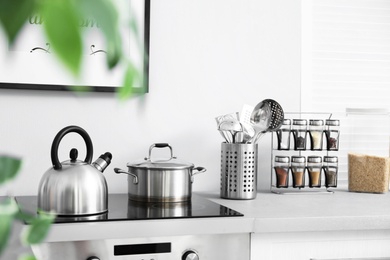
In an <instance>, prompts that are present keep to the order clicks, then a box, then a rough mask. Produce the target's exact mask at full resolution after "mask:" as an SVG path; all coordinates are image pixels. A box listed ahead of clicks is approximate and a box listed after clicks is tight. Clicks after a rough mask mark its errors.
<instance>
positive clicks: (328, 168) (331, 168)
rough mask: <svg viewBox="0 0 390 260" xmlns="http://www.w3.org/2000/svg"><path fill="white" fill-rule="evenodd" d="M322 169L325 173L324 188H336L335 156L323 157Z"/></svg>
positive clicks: (336, 167)
mask: <svg viewBox="0 0 390 260" xmlns="http://www.w3.org/2000/svg"><path fill="white" fill-rule="evenodd" d="M322 168H323V169H324V173H325V187H327V188H330V187H337V172H338V158H337V156H324V165H323V167H322Z"/></svg>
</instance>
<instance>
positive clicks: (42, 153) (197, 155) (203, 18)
mask: <svg viewBox="0 0 390 260" xmlns="http://www.w3.org/2000/svg"><path fill="white" fill-rule="evenodd" d="M265 98H273V99H275V100H277V101H278V102H279V103H280V104H281V105H282V106H283V108H284V110H285V111H298V110H299V106H300V0H293V1H292V0H261V1H260V0H212V1H210V0H187V1H183V0H164V1H159V0H156V1H152V10H151V50H150V93H149V94H147V95H145V96H143V97H133V98H131V99H129V100H127V101H124V102H120V101H118V99H117V98H116V97H115V96H113V95H110V94H96V93H95V94H88V95H84V96H77V95H75V94H74V93H59V92H44V91H12V90H0V153H8V154H13V155H18V156H21V157H22V158H23V160H24V163H23V168H22V170H21V172H20V173H19V175H18V177H17V179H16V180H15V181H14V182H11V183H9V184H8V185H6V186H3V187H1V188H0V195H5V194H13V195H36V194H37V189H38V184H39V181H40V179H41V176H42V174H43V173H44V172H45V171H46V170H47V169H48V168H50V167H51V161H50V147H51V143H52V141H53V138H54V136H55V135H56V133H57V132H58V131H59V130H60V129H62V128H63V127H65V126H67V125H70V124H75V125H79V126H81V127H83V128H84V129H85V130H86V131H87V132H88V133H89V135H90V136H91V138H92V141H93V143H94V159H95V158H97V157H98V156H99V155H100V154H101V153H103V152H105V151H110V152H112V154H113V162H112V164H111V165H110V166H109V168H108V169H107V170H106V171H105V176H106V179H107V182H108V186H109V192H110V193H118V192H121V193H125V192H127V177H126V176H125V175H116V174H115V173H114V172H113V168H114V167H122V168H126V163H127V162H133V161H136V160H140V159H143V158H144V157H145V156H147V153H148V148H149V146H150V145H151V144H152V143H154V142H168V143H170V144H171V145H172V147H173V150H174V153H175V155H176V156H177V157H179V158H180V159H183V160H186V161H189V162H192V163H194V164H195V165H196V166H204V167H206V168H207V170H208V171H207V172H206V173H202V174H200V175H197V176H196V178H195V182H194V186H193V189H194V191H218V190H219V185H220V184H219V179H220V177H219V174H220V173H219V171H220V143H221V142H222V138H221V136H220V135H219V133H218V131H217V127H216V123H215V120H214V118H215V117H216V116H218V115H221V114H226V113H231V112H235V111H240V110H241V107H242V105H243V104H245V103H247V104H251V105H255V104H257V103H258V102H259V101H261V100H263V99H265ZM269 145H270V136H269V135H268V136H267V137H266V138H263V139H262V140H261V141H260V160H259V163H260V167H261V169H260V172H259V180H260V189H267V188H268V187H269V171H270V164H269V163H270V162H269V161H270V150H269ZM73 146H75V147H77V148H79V152H80V158H83V157H84V156H85V152H84V150H85V148H84V145H83V143H82V142H81V138H79V137H78V136H77V135H75V134H71V135H69V136H68V138H65V139H63V143H62V145H61V146H60V161H63V160H66V159H68V158H67V156H68V152H69V149H70V148H71V147H73Z"/></svg>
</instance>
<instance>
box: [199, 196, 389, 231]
mask: <svg viewBox="0 0 390 260" xmlns="http://www.w3.org/2000/svg"><path fill="white" fill-rule="evenodd" d="M206 196H207V195H206ZM208 197H211V198H212V200H213V201H215V202H217V203H220V204H222V205H224V206H227V207H230V208H232V209H234V210H236V211H239V212H241V213H243V214H245V217H246V218H253V219H254V225H253V230H252V232H254V233H268V232H296V231H298V232H299V231H301V232H306V231H307V232H309V231H343V230H345V231H347V230H378V229H380V230H383V229H390V194H389V193H386V194H370V193H355V192H348V191H347V190H335V192H334V193H333V194H323V193H321V194H282V195H279V194H273V193H258V194H257V198H256V199H255V200H251V201H232V200H224V199H220V198H218V197H217V196H214V197H212V196H210V195H208Z"/></svg>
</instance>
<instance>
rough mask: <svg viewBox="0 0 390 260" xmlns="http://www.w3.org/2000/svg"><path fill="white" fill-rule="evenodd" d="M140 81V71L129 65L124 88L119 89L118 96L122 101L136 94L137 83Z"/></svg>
mask: <svg viewBox="0 0 390 260" xmlns="http://www.w3.org/2000/svg"><path fill="white" fill-rule="evenodd" d="M139 79H140V75H139V72H138V70H137V69H136V68H135V67H134V66H133V64H131V63H129V64H128V66H127V69H126V73H125V78H124V81H123V86H122V87H121V88H119V91H118V95H119V98H120V99H126V98H128V97H130V96H131V95H132V94H133V92H134V87H135V84H136V82H137V81H138V80H139Z"/></svg>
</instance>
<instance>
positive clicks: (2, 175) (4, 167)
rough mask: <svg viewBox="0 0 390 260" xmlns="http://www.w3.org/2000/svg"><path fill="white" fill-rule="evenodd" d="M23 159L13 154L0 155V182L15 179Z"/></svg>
mask: <svg viewBox="0 0 390 260" xmlns="http://www.w3.org/2000/svg"><path fill="white" fill-rule="evenodd" d="M21 165H22V161H21V160H20V159H19V158H15V157H11V156H0V184H2V183H4V182H6V181H8V180H11V179H13V178H14V177H15V176H16V174H17V173H18V171H19V169H20V167H21Z"/></svg>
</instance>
